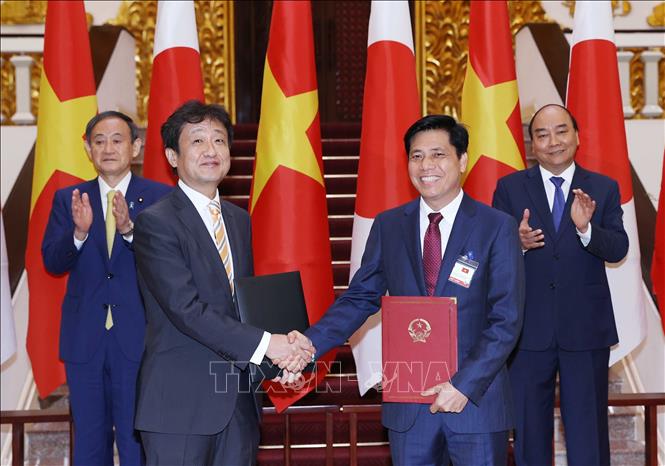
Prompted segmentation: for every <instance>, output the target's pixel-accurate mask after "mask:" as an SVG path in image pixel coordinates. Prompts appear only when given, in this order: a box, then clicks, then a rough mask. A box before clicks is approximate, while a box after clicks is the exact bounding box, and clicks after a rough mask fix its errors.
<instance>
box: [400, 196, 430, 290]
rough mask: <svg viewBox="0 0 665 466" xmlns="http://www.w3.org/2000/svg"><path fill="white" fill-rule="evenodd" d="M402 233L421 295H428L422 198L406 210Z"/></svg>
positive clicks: (409, 205)
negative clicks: (424, 264)
mask: <svg viewBox="0 0 665 466" xmlns="http://www.w3.org/2000/svg"><path fill="white" fill-rule="evenodd" d="M402 233H403V238H404V244H405V246H406V252H407V254H408V256H409V259H410V261H411V267H413V274H414V276H415V277H416V282H417V283H418V289H419V290H420V294H421V295H423V296H424V295H426V294H427V292H426V291H425V275H424V273H423V253H422V250H421V246H420V198H418V199H416V200H415V201H413V202H411V203H410V204H408V205H407V206H406V207H405V208H404V218H403V219H402Z"/></svg>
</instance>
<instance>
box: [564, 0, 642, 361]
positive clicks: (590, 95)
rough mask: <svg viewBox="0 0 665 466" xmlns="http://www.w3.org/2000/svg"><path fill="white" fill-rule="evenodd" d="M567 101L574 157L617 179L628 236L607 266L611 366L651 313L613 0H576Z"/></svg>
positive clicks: (628, 347)
mask: <svg viewBox="0 0 665 466" xmlns="http://www.w3.org/2000/svg"><path fill="white" fill-rule="evenodd" d="M566 105H567V106H568V109H569V110H570V112H571V113H572V114H573V115H574V116H575V118H576V119H577V123H578V125H579V128H580V131H579V137H580V146H579V148H578V150H577V154H576V155H575V161H576V162H578V163H579V164H580V165H581V166H583V167H584V168H587V169H589V170H593V171H595V172H598V173H602V174H603V175H606V176H609V177H610V178H612V179H614V180H616V181H617V182H618V183H619V191H620V193H621V208H622V209H623V225H624V228H625V229H626V233H627V234H628V241H629V248H628V254H627V255H626V257H625V258H624V259H623V260H622V261H621V262H619V263H618V264H608V265H607V267H606V270H607V280H608V282H609V285H610V293H611V295H612V306H613V308H614V318H615V320H616V325H617V331H618V333H619V343H618V344H617V345H615V346H613V347H612V349H611V352H610V366H611V365H612V364H614V363H615V362H617V361H619V360H620V359H622V358H623V357H625V356H627V355H628V354H629V353H630V352H631V351H632V350H633V349H635V348H636V347H637V345H639V344H640V342H641V341H642V340H643V339H644V337H645V335H646V314H645V309H644V291H643V286H644V285H643V281H642V272H641V265H640V243H639V238H638V234H637V219H636V215H635V201H634V199H633V182H632V179H631V175H630V161H629V160H628V145H627V144H626V132H625V126H624V125H625V123H624V118H623V104H622V102H621V88H620V86H619V65H618V63H617V49H616V46H615V44H614V25H613V20H612V6H611V4H610V2H609V1H596V2H577V4H576V5H575V18H574V27H573V40H572V49H571V54H570V72H569V75H568V92H567V96H566ZM591 234H592V235H593V232H592V233H591Z"/></svg>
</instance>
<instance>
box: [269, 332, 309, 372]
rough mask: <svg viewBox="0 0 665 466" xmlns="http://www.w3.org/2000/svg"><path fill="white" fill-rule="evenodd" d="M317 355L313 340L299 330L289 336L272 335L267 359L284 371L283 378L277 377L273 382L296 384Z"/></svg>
mask: <svg viewBox="0 0 665 466" xmlns="http://www.w3.org/2000/svg"><path fill="white" fill-rule="evenodd" d="M315 355H316V348H314V346H312V342H311V340H310V339H309V338H307V337H306V336H305V335H303V334H302V333H300V332H299V331H297V330H292V331H291V332H289V333H288V334H287V335H281V334H272V335H271V336H270V343H269V344H268V350H267V351H266V357H268V358H269V359H270V360H271V361H272V363H273V364H275V365H277V366H279V368H280V369H282V373H281V377H280V376H278V377H275V378H274V379H273V382H280V383H281V384H284V385H286V384H291V383H294V382H296V381H297V380H298V379H300V378H301V377H302V371H303V369H305V367H306V366H307V364H309V363H311V362H314V359H315Z"/></svg>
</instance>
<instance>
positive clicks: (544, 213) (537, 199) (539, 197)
mask: <svg viewBox="0 0 665 466" xmlns="http://www.w3.org/2000/svg"><path fill="white" fill-rule="evenodd" d="M525 185H526V191H527V193H528V194H529V197H530V198H531V203H532V204H533V206H534V207H535V210H536V212H535V213H537V214H538V217H540V219H541V221H542V223H543V226H544V228H545V230H546V231H547V232H548V233H549V236H550V238H556V236H557V235H556V231H554V221H553V220H552V211H551V210H550V205H549V203H548V202H547V194H545V186H543V177H542V176H541V175H540V168H538V165H536V166H534V167H531V168H530V169H529V170H527V176H526V181H525ZM531 214H532V216H533V214H534V212H531ZM564 215H565V214H564ZM530 223H531V225H532V226H533V224H532V222H530ZM559 231H561V227H559Z"/></svg>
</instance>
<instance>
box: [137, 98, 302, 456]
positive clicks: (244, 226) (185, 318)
mask: <svg viewBox="0 0 665 466" xmlns="http://www.w3.org/2000/svg"><path fill="white" fill-rule="evenodd" d="M162 139H163V142H164V147H165V152H166V157H167V159H168V162H169V164H170V165H171V166H172V167H174V168H175V169H176V171H177V174H178V177H179V181H178V186H177V187H176V188H175V189H174V190H173V192H172V193H171V194H170V195H168V196H166V197H165V198H164V199H163V200H162V201H161V202H159V203H157V204H156V205H154V206H153V207H152V208H150V209H148V210H146V212H145V213H144V214H143V215H141V216H140V217H139V219H138V220H137V222H136V240H135V250H136V257H137V259H136V261H137V267H138V274H139V283H140V286H141V291H142V293H143V297H144V300H145V306H146V313H147V325H148V331H147V336H146V349H145V353H144V357H143V365H142V369H141V374H140V376H139V394H138V397H139V400H138V407H137V415H136V427H137V429H139V430H140V431H141V437H142V439H143V445H144V448H145V452H146V458H147V462H148V464H149V465H154V464H161V465H174V464H182V465H185V464H186V465H189V464H192V465H194V464H196V465H204V464H234V465H235V464H238V465H249V464H254V462H255V457H256V451H257V448H258V441H259V416H260V412H261V400H260V398H257V397H256V394H255V387H254V386H253V385H252V383H251V381H250V371H249V370H248V365H249V364H250V363H253V364H259V363H260V362H261V360H262V359H263V357H264V356H267V357H269V358H270V359H272V360H273V361H275V362H277V361H282V365H284V364H286V362H285V361H289V363H288V364H289V365H288V367H289V368H290V369H292V370H294V369H295V368H297V369H300V368H301V367H302V366H303V364H302V361H305V360H310V359H311V357H312V355H313V353H314V348H312V347H311V345H310V344H309V341H308V340H307V339H305V338H296V337H297V335H294V337H293V338H292V339H291V340H292V341H293V343H289V341H288V339H287V336H286V335H270V334H269V333H267V332H264V331H263V330H261V329H258V328H255V327H252V326H249V325H246V324H243V323H241V322H240V320H239V318H238V313H237V310H236V306H235V299H234V278H236V277H245V276H249V275H252V274H253V264H252V262H253V260H252V250H251V246H252V241H251V231H250V219H249V214H248V213H247V212H246V211H245V210H243V209H241V208H239V207H236V206H235V205H233V204H231V203H229V202H226V201H223V200H220V197H219V193H218V191H217V187H218V185H219V183H220V182H221V181H222V179H223V178H224V176H225V175H226V174H227V172H228V171H229V167H230V163H231V156H230V152H229V150H230V146H231V142H232V139H233V131H232V127H231V121H230V119H229V115H228V114H227V112H226V110H224V108H223V107H221V106H219V105H205V104H202V103H200V102H197V101H190V102H188V103H186V104H184V105H183V106H181V107H180V108H178V109H177V110H176V111H175V112H174V113H173V114H172V115H171V116H170V117H169V119H168V120H167V121H166V123H164V125H163V126H162Z"/></svg>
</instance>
